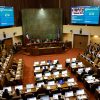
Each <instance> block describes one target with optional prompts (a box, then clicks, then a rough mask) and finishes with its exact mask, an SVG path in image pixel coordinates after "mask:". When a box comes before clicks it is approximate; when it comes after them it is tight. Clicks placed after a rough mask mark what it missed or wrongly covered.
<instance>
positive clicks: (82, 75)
mask: <svg viewBox="0 0 100 100" xmlns="http://www.w3.org/2000/svg"><path fill="white" fill-rule="evenodd" d="M85 74H87V73H86V72H85V69H83V72H82V73H81V78H84V77H85Z"/></svg>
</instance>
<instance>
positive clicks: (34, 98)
mask: <svg viewBox="0 0 100 100" xmlns="http://www.w3.org/2000/svg"><path fill="white" fill-rule="evenodd" d="M27 100H36V97H32V98H27Z"/></svg>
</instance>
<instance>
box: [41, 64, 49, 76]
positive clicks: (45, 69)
mask: <svg viewBox="0 0 100 100" xmlns="http://www.w3.org/2000/svg"><path fill="white" fill-rule="evenodd" d="M46 71H48V69H47V68H46V66H44V69H43V70H42V74H43V75H44V73H45V72H46Z"/></svg>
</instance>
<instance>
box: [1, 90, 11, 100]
mask: <svg viewBox="0 0 100 100" xmlns="http://www.w3.org/2000/svg"><path fill="white" fill-rule="evenodd" d="M2 98H6V99H7V100H11V96H10V95H9V93H8V90H7V89H5V90H4V92H3V94H2Z"/></svg>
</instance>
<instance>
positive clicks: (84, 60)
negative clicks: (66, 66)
mask: <svg viewBox="0 0 100 100" xmlns="http://www.w3.org/2000/svg"><path fill="white" fill-rule="evenodd" d="M77 59H78V60H79V61H81V62H82V63H83V64H84V65H85V66H86V67H93V64H91V63H90V62H89V61H87V60H86V59H85V58H83V57H82V56H81V55H78V56H77Z"/></svg>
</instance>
